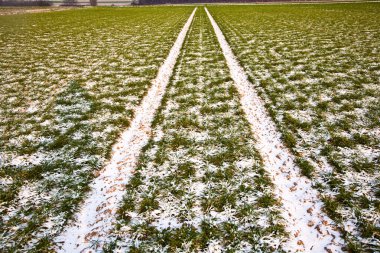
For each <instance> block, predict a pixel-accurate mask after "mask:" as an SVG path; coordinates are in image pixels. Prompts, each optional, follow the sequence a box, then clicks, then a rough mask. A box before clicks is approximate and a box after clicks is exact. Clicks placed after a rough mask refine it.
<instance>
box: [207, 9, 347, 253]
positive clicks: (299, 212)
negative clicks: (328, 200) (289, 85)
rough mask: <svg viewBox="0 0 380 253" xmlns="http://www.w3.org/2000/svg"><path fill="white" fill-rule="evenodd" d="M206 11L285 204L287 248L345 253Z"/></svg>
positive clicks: (276, 188)
mask: <svg viewBox="0 0 380 253" xmlns="http://www.w3.org/2000/svg"><path fill="white" fill-rule="evenodd" d="M205 10H206V12H207V15H208V17H209V19H210V21H211V24H212V26H213V27H214V30H215V33H216V35H217V38H218V41H219V43H220V45H221V48H222V50H223V54H224V56H225V58H226V61H227V64H228V67H229V69H230V72H231V77H232V79H233V80H234V82H235V85H236V88H237V90H238V92H239V94H240V99H241V103H242V107H243V109H244V112H245V114H246V117H247V119H248V121H249V123H250V125H251V129H252V132H253V135H254V137H255V139H256V141H257V142H256V143H257V145H256V147H257V149H258V151H259V153H260V154H261V156H262V158H263V161H264V167H265V169H266V171H267V172H268V173H269V174H270V176H271V177H272V180H273V183H274V184H275V194H276V195H277V197H278V198H279V199H280V200H281V202H282V206H283V209H284V210H283V212H282V215H283V217H284V218H285V220H286V221H287V231H288V232H289V235H290V238H289V240H288V242H287V243H286V244H285V245H284V246H283V247H284V249H285V250H287V251H290V252H325V251H332V252H342V249H341V247H342V245H343V244H344V241H343V239H342V238H341V235H340V233H339V232H338V231H337V229H336V228H335V226H334V224H333V222H332V220H331V219H330V218H329V217H327V215H326V214H324V213H323V212H322V210H321V207H322V202H321V200H320V199H319V198H318V193H317V191H316V190H314V189H313V188H312V185H311V182H310V180H309V179H307V178H306V177H303V176H301V175H300V172H299V168H298V167H297V166H296V165H295V162H294V157H293V155H292V154H291V153H290V152H289V150H288V149H287V148H286V147H285V146H284V144H283V143H282V141H281V134H280V133H279V132H278V131H277V129H276V126H275V124H274V122H273V121H272V120H271V118H270V116H269V115H268V113H267V112H266V109H265V106H264V102H263V101H262V100H261V99H260V97H259V96H258V95H257V93H256V91H255V89H254V86H253V85H252V84H251V83H250V82H249V81H248V78H247V75H246V73H245V72H244V69H243V68H242V67H241V66H240V64H239V63H238V61H237V60H236V58H235V56H234V54H233V52H232V50H231V48H230V46H229V45H228V43H227V41H226V39H225V37H224V35H223V33H222V31H221V30H220V28H219V27H218V25H217V23H216V22H215V20H214V19H213V17H212V16H211V14H210V13H209V12H208V10H207V8H205Z"/></svg>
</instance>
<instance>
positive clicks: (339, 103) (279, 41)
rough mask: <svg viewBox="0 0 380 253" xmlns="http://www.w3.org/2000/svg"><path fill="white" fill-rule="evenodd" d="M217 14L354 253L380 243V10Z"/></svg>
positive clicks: (335, 7)
mask: <svg viewBox="0 0 380 253" xmlns="http://www.w3.org/2000/svg"><path fill="white" fill-rule="evenodd" d="M210 11H211V13H212V14H214V16H215V19H216V21H217V22H219V24H220V26H221V29H222V31H223V32H224V33H225V34H226V37H227V40H228V41H229V43H230V44H231V47H232V49H233V50H234V52H235V54H236V56H237V57H238V59H239V60H240V61H241V63H242V65H243V66H244V68H245V70H246V71H247V74H248V75H249V77H250V79H251V80H252V83H254V84H255V86H256V88H257V89H258V90H259V91H260V93H261V96H262V98H263V99H264V100H265V103H266V106H267V108H268V111H269V112H270V114H271V116H272V117H273V119H275V121H276V122H277V124H278V127H279V129H281V131H282V133H283V137H284V141H285V142H286V144H287V145H288V146H289V147H290V148H291V149H292V150H293V151H294V153H295V154H296V156H297V157H298V159H299V160H298V161H299V166H300V168H301V170H302V172H303V174H304V175H305V176H307V177H310V178H312V180H313V181H314V183H315V186H316V187H317V188H318V189H319V191H320V193H321V194H322V196H323V200H324V203H325V205H326V206H325V207H326V211H327V212H328V213H329V214H330V216H331V217H332V218H333V219H334V220H335V221H336V222H337V223H338V224H340V225H341V228H342V229H343V230H344V231H345V232H346V233H347V234H346V239H347V240H348V241H349V242H350V243H351V246H352V247H353V248H357V250H363V248H371V245H376V244H378V243H379V239H380V228H379V225H380V224H379V222H380V220H379V211H380V188H379V186H380V174H379V165H380V146H379V145H380V138H379V137H380V132H379V131H380V99H379V98H380V52H379V48H380V29H379V27H380V19H379V15H380V5H379V4H344V5H342V4H329V5H302V6H296V7H295V6H260V7H259V6H250V7H248V6H244V7H243V6H241V7H240V6H239V7H238V6H235V7H230V6H228V7H211V8H210ZM325 161H327V162H328V163H329V164H330V165H331V166H328V167H327V166H320V164H321V163H324V162H325ZM373 237H375V238H376V239H373ZM377 246H379V245H377Z"/></svg>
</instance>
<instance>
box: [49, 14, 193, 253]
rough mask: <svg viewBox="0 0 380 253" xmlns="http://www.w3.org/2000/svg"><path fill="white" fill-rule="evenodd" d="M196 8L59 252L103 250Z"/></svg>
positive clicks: (59, 239) (59, 241)
mask: <svg viewBox="0 0 380 253" xmlns="http://www.w3.org/2000/svg"><path fill="white" fill-rule="evenodd" d="M196 10H197V8H195V9H194V11H193V12H192V14H191V15H190V17H189V19H188V20H187V22H186V23H185V25H184V27H183V28H182V30H181V32H180V33H179V35H178V37H177V40H176V41H175V43H174V45H173V47H172V48H171V50H170V52H169V55H168V57H167V58H166V59H165V62H164V63H163V65H162V66H161V67H160V69H159V70H158V74H157V77H156V78H155V79H154V80H153V82H152V87H151V88H150V89H149V91H148V93H147V95H146V96H145V97H144V98H143V100H142V102H141V105H140V106H139V107H138V108H137V109H136V112H135V118H134V119H133V121H132V122H131V126H130V127H129V128H128V129H127V130H126V131H125V132H123V133H122V135H121V137H120V139H119V140H118V142H117V143H116V144H115V145H114V146H113V155H112V157H111V160H110V162H109V164H108V165H107V166H106V167H105V168H104V169H102V170H101V171H100V172H99V176H98V177H97V178H96V179H95V180H94V181H93V183H92V184H91V190H90V192H89V194H88V198H87V199H86V200H85V202H84V203H83V205H82V207H81V210H80V211H79V213H78V214H77V215H76V222H75V223H74V224H73V225H71V226H69V227H68V228H66V229H65V230H64V231H63V233H62V234H61V235H60V236H58V237H57V238H56V239H55V242H56V244H57V248H56V250H57V251H58V252H88V251H91V249H101V248H102V246H103V245H104V243H106V242H107V241H108V239H107V236H108V235H109V232H110V231H111V230H112V229H113V226H114V225H115V223H116V219H115V216H116V211H117V208H118V204H119V202H120V201H121V200H122V198H123V195H124V193H125V185H126V183H127V182H128V180H129V178H130V176H131V174H133V173H134V169H135V168H136V165H137V162H138V157H139V154H140V151H141V149H142V148H143V147H144V146H145V145H146V144H147V143H148V140H149V138H150V134H151V123H152V121H153V118H154V115H155V112H156V110H157V109H158V107H159V106H160V104H161V100H162V97H163V95H164V93H165V90H166V86H167V84H168V83H169V80H170V77H171V75H172V73H173V69H174V66H175V63H176V61H177V58H178V55H179V53H180V51H181V48H182V44H183V42H184V40H185V38H186V34H187V32H188V30H189V28H190V26H191V23H192V20H193V17H194V14H195V12H196Z"/></svg>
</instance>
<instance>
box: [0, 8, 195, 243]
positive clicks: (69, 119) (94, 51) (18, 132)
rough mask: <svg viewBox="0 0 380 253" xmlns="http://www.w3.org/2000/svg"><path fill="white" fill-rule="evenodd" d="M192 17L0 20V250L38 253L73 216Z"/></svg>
mask: <svg viewBox="0 0 380 253" xmlns="http://www.w3.org/2000/svg"><path fill="white" fill-rule="evenodd" d="M191 11H192V8H186V7H179V8H160V10H159V11H158V10H157V8H133V9H132V8H120V9H112V8H104V9H102V8H99V9H86V10H73V11H71V10H69V11H62V12H54V13H39V14H26V15H11V16H2V17H0V38H1V40H0V48H1V50H0V59H1V62H0V69H1V71H0V83H1V94H0V111H1V112H0V115H1V116H0V117H1V120H0V121H1V123H0V132H1V134H0V135H1V147H0V148H1V150H0V152H1V153H0V155H1V163H2V164H1V168H0V177H1V183H2V187H1V189H0V202H1V203H2V204H1V209H0V212H1V218H0V227H1V233H0V235H1V243H0V251H1V248H2V249H3V250H5V251H7V250H12V249H15V250H16V249H26V248H28V247H29V246H28V245H30V246H31V247H32V248H35V249H36V250H38V249H39V247H45V245H46V244H49V242H50V239H51V235H52V234H54V233H56V232H57V231H59V229H60V228H61V227H62V226H63V225H64V224H65V223H66V221H67V219H68V218H69V217H71V216H72V214H73V213H74V212H75V211H76V209H77V204H78V202H80V201H81V199H82V198H83V193H84V192H85V191H86V190H88V183H89V181H90V180H91V179H92V178H93V177H94V175H95V172H96V171H97V170H98V169H99V168H101V167H102V166H103V165H104V163H105V162H106V160H107V159H108V158H109V155H110V149H111V146H112V144H113V143H114V142H115V139H116V138H117V137H118V135H119V134H120V131H121V130H123V129H124V128H125V127H127V126H128V125H129V123H130V120H131V118H132V117H133V114H134V112H133V110H134V108H135V107H136V106H137V105H138V104H139V102H140V100H141V98H142V97H143V96H144V94H145V93H146V90H147V89H148V88H149V86H150V81H151V79H153V78H154V77H155V75H156V72H157V70H158V67H159V66H160V65H161V63H162V62H163V60H164V59H165V57H166V55H167V54H168V52H169V49H170V48H171V45H172V44H173V42H174V40H175V38H176V37H177V34H178V32H179V30H180V29H181V27H182V26H183V23H184V22H185V21H186V19H187V17H188V15H189V14H190V13H191ZM47 221H49V224H50V226H49V227H43V226H42V225H43V224H45V223H46V222H47ZM15 228H16V229H15Z"/></svg>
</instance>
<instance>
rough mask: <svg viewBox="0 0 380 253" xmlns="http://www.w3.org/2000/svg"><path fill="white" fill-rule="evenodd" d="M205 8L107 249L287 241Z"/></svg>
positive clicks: (263, 247) (264, 246) (252, 247)
mask: <svg viewBox="0 0 380 253" xmlns="http://www.w3.org/2000/svg"><path fill="white" fill-rule="evenodd" d="M254 144H255V141H254V140H253V138H252V133H251V132H250V126H249V124H248V122H247V121H246V119H245V116H244V113H243V111H242V108H241V106H240V101H239V95H238V93H237V91H236V89H235V88H234V84H233V81H232V79H231V78H230V75H229V71H228V68H227V64H226V62H225V59H224V56H223V53H222V51H221V49H220V47H219V44H218V41H217V38H216V36H215V33H214V31H213V28H212V26H211V24H210V22H209V20H208V17H207V15H206V13H205V11H204V10H203V8H202V9H200V8H199V9H198V11H197V13H196V16H195V17H194V21H193V24H192V26H191V29H190V31H189V34H188V37H187V39H186V41H185V44H184V46H183V50H182V53H181V55H180V58H179V59H178V64H177V66H176V68H175V70H174V74H173V77H172V80H171V82H170V84H169V87H168V90H167V94H166V95H165V97H164V101H163V104H162V106H161V108H160V109H159V112H158V113H157V115H156V118H155V120H154V122H153V136H152V139H151V140H150V142H149V144H148V145H147V146H146V147H145V148H144V150H143V153H142V155H141V157H140V162H139V166H138V168H137V169H136V171H135V172H134V175H133V177H132V178H131V180H130V182H129V184H128V185H127V191H126V194H125V198H124V201H123V204H122V206H121V208H120V210H119V212H118V213H119V222H118V224H117V227H116V231H115V234H114V236H115V237H116V238H118V239H117V240H116V241H115V242H114V244H111V245H109V246H110V247H119V248H120V247H121V248H124V249H127V250H128V251H130V252H193V251H196V252H200V251H202V252H203V251H204V252H206V251H207V252H219V251H222V252H225V251H230V252H235V251H239V252H252V251H255V252H258V251H270V250H279V249H280V248H281V246H280V244H281V242H282V241H283V240H284V239H285V238H286V235H285V232H284V228H283V225H282V222H283V221H282V220H281V218H280V217H279V208H280V206H279V202H278V201H277V200H276V199H275V198H274V196H273V193H272V191H273V189H272V183H271V180H270V178H269V177H268V176H267V175H266V172H265V171H264V169H263V166H262V161H261V158H260V157H259V155H258V153H257V151H256V150H255V148H254Z"/></svg>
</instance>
